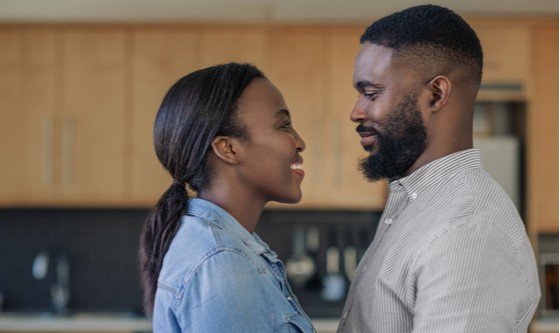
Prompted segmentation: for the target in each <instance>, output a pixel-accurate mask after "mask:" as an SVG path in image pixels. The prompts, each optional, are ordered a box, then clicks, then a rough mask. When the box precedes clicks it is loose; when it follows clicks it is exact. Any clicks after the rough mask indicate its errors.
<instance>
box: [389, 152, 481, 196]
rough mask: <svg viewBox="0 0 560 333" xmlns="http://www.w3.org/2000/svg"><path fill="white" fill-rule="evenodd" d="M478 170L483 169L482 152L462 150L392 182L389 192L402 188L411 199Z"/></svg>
mask: <svg viewBox="0 0 560 333" xmlns="http://www.w3.org/2000/svg"><path fill="white" fill-rule="evenodd" d="M476 168H482V157H481V154H480V150H478V149H476V148H471V149H466V150H461V151H458V152H455V153H453V154H450V155H447V156H444V157H441V158H438V159H436V160H434V161H432V162H430V163H428V164H426V165H424V166H422V167H421V168H419V169H418V170H416V171H414V172H413V173H411V174H410V175H408V176H406V177H403V178H400V179H397V180H394V181H392V182H391V183H389V190H391V191H396V190H398V189H399V188H401V187H402V188H404V189H405V190H406V191H407V192H408V196H409V198H410V197H414V198H415V197H416V196H417V195H419V194H421V193H422V192H423V191H424V190H426V189H428V188H431V187H433V186H437V185H438V184H441V183H443V182H445V181H447V180H448V179H449V178H451V177H453V176H454V175H456V174H457V173H460V172H463V171H466V170H471V169H476Z"/></svg>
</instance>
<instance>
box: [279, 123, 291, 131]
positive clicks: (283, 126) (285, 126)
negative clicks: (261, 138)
mask: <svg viewBox="0 0 560 333" xmlns="http://www.w3.org/2000/svg"><path fill="white" fill-rule="evenodd" d="M281 128H283V129H287V130H289V129H291V128H292V123H291V122H289V123H285V124H284V125H282V126H281Z"/></svg>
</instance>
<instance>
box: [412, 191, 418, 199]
mask: <svg viewBox="0 0 560 333" xmlns="http://www.w3.org/2000/svg"><path fill="white" fill-rule="evenodd" d="M410 198H411V199H412V200H414V199H416V198H418V194H416V192H414V193H412V194H411V195H410Z"/></svg>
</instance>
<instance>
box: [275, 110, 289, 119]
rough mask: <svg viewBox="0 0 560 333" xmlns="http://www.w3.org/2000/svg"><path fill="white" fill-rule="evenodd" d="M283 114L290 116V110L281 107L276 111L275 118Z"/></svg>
mask: <svg viewBox="0 0 560 333" xmlns="http://www.w3.org/2000/svg"><path fill="white" fill-rule="evenodd" d="M281 116H286V117H288V118H290V111H288V110H287V109H281V110H278V111H276V113H275V114H274V118H280V117H281Z"/></svg>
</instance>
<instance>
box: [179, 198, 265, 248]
mask: <svg viewBox="0 0 560 333" xmlns="http://www.w3.org/2000/svg"><path fill="white" fill-rule="evenodd" d="M187 211H188V214H189V215H192V216H196V217H199V218H201V219H204V220H206V221H208V222H211V223H213V224H215V225H216V226H218V227H219V228H220V229H223V230H226V231H228V232H230V233H232V234H234V235H236V236H237V237H239V238H241V240H242V241H243V243H245V245H247V246H248V247H249V248H250V249H251V250H253V251H254V252H256V253H257V254H262V253H264V252H268V251H270V248H269V247H268V245H267V244H266V243H265V242H264V241H263V240H262V239H261V238H260V237H259V236H257V234H256V233H253V234H250V233H249V231H247V229H245V228H243V226H241V224H239V222H237V220H236V219H235V218H234V217H233V216H231V214H230V213H228V212H226V211H225V210H224V209H223V208H221V207H220V206H218V205H216V204H215V203H213V202H210V201H208V200H204V199H200V198H190V199H189V202H188V209H187Z"/></svg>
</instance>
